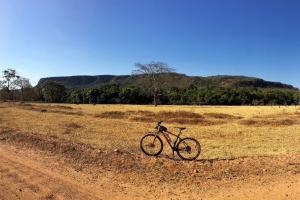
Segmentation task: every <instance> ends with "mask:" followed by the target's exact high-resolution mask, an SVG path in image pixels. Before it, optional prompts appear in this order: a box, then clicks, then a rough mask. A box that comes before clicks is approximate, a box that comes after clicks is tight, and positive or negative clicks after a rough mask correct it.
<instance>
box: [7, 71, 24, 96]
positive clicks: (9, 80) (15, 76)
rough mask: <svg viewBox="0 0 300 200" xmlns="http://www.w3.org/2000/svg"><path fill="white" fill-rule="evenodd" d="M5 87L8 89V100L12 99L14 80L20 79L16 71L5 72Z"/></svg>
mask: <svg viewBox="0 0 300 200" xmlns="http://www.w3.org/2000/svg"><path fill="white" fill-rule="evenodd" d="M3 78H4V82H3V83H4V85H5V88H6V89H7V93H8V98H11V94H10V91H11V90H12V89H13V85H12V84H11V83H12V82H13V81H14V80H16V79H18V78H20V76H19V75H18V74H17V72H16V70H14V69H11V68H8V69H6V70H4V71H3Z"/></svg>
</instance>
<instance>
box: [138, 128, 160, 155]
mask: <svg viewBox="0 0 300 200" xmlns="http://www.w3.org/2000/svg"><path fill="white" fill-rule="evenodd" d="M140 147H141V149H142V151H143V152H144V153H145V154H146V155H148V156H158V155H159V154H160V153H161V152H162V150H163V143H162V140H161V139H160V137H158V136H157V135H155V134H153V133H149V134H147V135H145V136H144V137H143V138H142V139H141V142H140Z"/></svg>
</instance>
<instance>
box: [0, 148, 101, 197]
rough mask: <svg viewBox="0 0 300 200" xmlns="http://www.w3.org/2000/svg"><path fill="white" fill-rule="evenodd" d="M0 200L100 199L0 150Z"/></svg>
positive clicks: (63, 178) (68, 181) (69, 181)
mask: <svg viewBox="0 0 300 200" xmlns="http://www.w3.org/2000/svg"><path fill="white" fill-rule="evenodd" d="M0 160H1V162H0V199H3V200H5V199H10V200H15V199H22V200H23V199H24V200H27V199H28V200H33V199H39V200H50V199H51V200H52V199H53V200H59V199H79V200H81V199H87V200H88V199H99V200H100V198H98V197H96V196H93V195H92V194H91V192H90V191H88V190H86V189H85V188H82V187H81V186H79V185H76V184H75V183H72V181H71V180H67V179H66V178H65V177H60V175H57V174H54V173H53V172H51V171H48V170H46V169H43V168H40V166H38V165H32V163H30V162H27V161H24V160H20V159H19V158H16V157H14V155H5V154H4V152H1V149H0Z"/></svg>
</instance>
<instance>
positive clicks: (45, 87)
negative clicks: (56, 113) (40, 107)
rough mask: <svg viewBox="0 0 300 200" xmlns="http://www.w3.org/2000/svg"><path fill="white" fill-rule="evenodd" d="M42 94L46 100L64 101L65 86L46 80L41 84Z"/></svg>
mask: <svg viewBox="0 0 300 200" xmlns="http://www.w3.org/2000/svg"><path fill="white" fill-rule="evenodd" d="M41 89H42V95H43V98H44V100H45V101H46V102H51V103H59V102H63V101H64V97H65V96H66V88H65V86H64V85H62V84H60V83H57V82H55V81H46V82H44V83H43V84H42V86H41Z"/></svg>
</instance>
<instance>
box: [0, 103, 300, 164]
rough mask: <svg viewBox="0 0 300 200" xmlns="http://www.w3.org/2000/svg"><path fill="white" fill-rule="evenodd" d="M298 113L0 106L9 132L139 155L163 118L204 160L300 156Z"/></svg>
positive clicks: (0, 122)
mask: <svg viewBox="0 0 300 200" xmlns="http://www.w3.org/2000/svg"><path fill="white" fill-rule="evenodd" d="M299 112H300V107H295V106H281V107H279V106H255V107H254V106H253V107H250V106H158V107H154V106H151V105H71V104H70V105H69V104H68V105H66V104H38V103H31V104H20V103H14V104H13V103H1V104H0V131H1V130H3V129H7V128H9V129H13V130H14V131H19V132H24V133H34V134H45V135H55V136H58V137H60V138H64V139H67V140H71V141H79V142H84V143H89V144H92V145H95V146H97V147H100V148H104V149H107V150H112V149H115V148H118V149H122V150H124V151H130V152H139V151H140V150H139V141H140V138H141V137H142V135H143V134H144V133H145V132H147V131H150V130H152V129H153V127H154V125H155V122H156V121H157V120H160V119H163V120H166V121H167V123H165V124H164V125H165V126H167V127H168V128H169V130H171V131H175V129H173V127H175V126H186V127H187V130H186V131H185V132H184V136H191V137H194V138H196V139H197V140H199V141H200V143H201V145H202V149H203V151H202V154H201V158H204V159H213V158H221V159H222V158H235V157H243V156H254V155H275V154H285V153H289V152H300V119H299V118H300V115H299ZM165 149H168V148H167V147H166V148H165ZM165 153H169V152H166V151H165Z"/></svg>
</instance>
